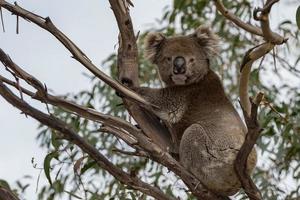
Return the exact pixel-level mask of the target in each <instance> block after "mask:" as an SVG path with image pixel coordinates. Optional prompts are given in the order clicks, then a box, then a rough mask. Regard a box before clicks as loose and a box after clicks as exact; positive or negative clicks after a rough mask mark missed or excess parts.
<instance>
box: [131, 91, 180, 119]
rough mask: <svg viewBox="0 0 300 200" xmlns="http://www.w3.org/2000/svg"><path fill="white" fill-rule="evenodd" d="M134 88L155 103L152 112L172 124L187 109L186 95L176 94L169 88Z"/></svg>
mask: <svg viewBox="0 0 300 200" xmlns="http://www.w3.org/2000/svg"><path fill="white" fill-rule="evenodd" d="M132 89H133V90H134V91H135V92H137V93H138V94H139V95H141V96H142V97H144V98H145V99H146V100H147V101H148V102H150V103H151V104H152V105H154V106H153V107H152V108H151V111H152V112H154V113H155V114H156V115H157V116H158V117H159V118H161V119H162V120H165V121H167V122H169V123H171V124H172V123H176V122H178V121H179V120H180V119H181V118H182V116H183V114H184V112H185V110H186V102H185V96H184V95H181V94H175V92H174V91H172V90H171V89H169V88H162V89H156V88H147V87H140V88H132Z"/></svg>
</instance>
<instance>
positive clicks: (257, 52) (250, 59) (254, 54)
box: [239, 43, 274, 116]
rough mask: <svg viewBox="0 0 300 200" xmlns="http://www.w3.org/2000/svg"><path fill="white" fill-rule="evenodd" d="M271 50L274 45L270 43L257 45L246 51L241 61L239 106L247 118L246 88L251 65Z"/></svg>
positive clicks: (247, 95) (247, 100)
mask: <svg viewBox="0 0 300 200" xmlns="http://www.w3.org/2000/svg"><path fill="white" fill-rule="evenodd" d="M273 48H274V45H273V44H271V43H263V44H261V45H258V46H256V47H254V48H252V49H250V50H249V51H247V52H246V55H245V56H244V59H243V61H242V64H241V76H240V87H239V95H240V101H241V106H242V108H243V109H244V111H245V112H246V113H247V114H248V116H250V115H251V102H250V101H249V93H248V90H249V89H248V87H249V76H250V73H251V67H252V64H253V63H254V62H255V61H256V60H258V59H259V58H261V57H263V56H265V55H266V54H267V53H268V52H270V51H271V50H272V49H273Z"/></svg>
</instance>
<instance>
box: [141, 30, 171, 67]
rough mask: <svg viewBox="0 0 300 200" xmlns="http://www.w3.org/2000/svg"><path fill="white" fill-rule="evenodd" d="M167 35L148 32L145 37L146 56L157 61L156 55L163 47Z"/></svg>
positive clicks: (152, 60)
mask: <svg viewBox="0 0 300 200" xmlns="http://www.w3.org/2000/svg"><path fill="white" fill-rule="evenodd" d="M165 40H166V37H165V36H164V35H163V34H162V33H148V34H147V36H146V38H145V57H146V58H147V59H149V60H150V61H151V62H152V63H154V62H155V58H156V55H157V53H158V51H159V49H160V48H161V46H162V44H163V42H164V41H165Z"/></svg>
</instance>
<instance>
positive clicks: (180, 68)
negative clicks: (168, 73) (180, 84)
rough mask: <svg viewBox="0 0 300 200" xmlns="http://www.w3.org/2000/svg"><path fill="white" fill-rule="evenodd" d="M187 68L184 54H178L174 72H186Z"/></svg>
mask: <svg viewBox="0 0 300 200" xmlns="http://www.w3.org/2000/svg"><path fill="white" fill-rule="evenodd" d="M185 70H186V66H185V59H184V57H182V56H177V57H176V58H175V59H174V61H173V72H174V74H184V73H185Z"/></svg>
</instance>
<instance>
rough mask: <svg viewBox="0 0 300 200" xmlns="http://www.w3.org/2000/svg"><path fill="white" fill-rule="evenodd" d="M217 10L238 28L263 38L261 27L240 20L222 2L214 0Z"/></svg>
mask: <svg viewBox="0 0 300 200" xmlns="http://www.w3.org/2000/svg"><path fill="white" fill-rule="evenodd" d="M214 3H215V6H216V8H217V10H218V11H219V12H220V13H221V14H222V15H223V16H224V17H226V18H227V19H229V20H230V21H232V22H233V23H234V24H235V25H237V26H238V27H240V28H242V29H244V30H245V31H247V32H249V33H252V34H254V35H259V36H263V33H262V30H261V29H260V28H259V27H256V26H253V25H251V24H248V23H246V22H243V21H242V20H241V19H240V18H238V17H237V16H235V15H234V14H233V13H231V12H230V11H228V10H227V9H226V8H225V6H224V4H223V3H222V1H221V0H214Z"/></svg>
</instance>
